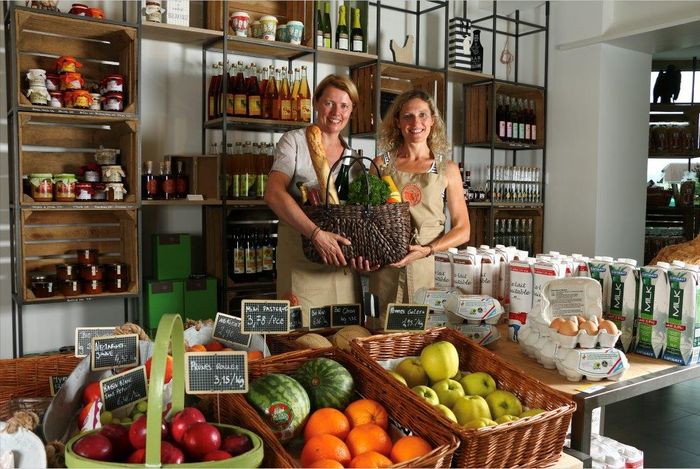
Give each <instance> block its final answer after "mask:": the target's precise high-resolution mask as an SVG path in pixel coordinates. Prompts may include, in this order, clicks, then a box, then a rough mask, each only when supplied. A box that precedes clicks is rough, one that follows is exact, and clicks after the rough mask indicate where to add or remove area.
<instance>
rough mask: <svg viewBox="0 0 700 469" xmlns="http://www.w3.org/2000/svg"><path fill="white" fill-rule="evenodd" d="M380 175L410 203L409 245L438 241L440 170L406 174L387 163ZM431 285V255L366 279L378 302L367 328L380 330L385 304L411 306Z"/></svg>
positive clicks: (444, 182) (442, 221)
mask: <svg viewBox="0 0 700 469" xmlns="http://www.w3.org/2000/svg"><path fill="white" fill-rule="evenodd" d="M381 173H382V176H384V175H386V174H389V175H391V177H392V178H393V180H394V182H395V183H396V186H397V187H398V189H399V192H400V193H401V197H402V199H403V200H404V201H408V200H412V201H413V202H411V203H412V205H411V207H410V208H409V212H410V213H411V226H412V228H413V229H414V239H413V240H412V242H411V244H420V245H426V244H428V243H431V242H433V241H435V240H436V239H437V238H439V237H440V236H441V235H442V234H443V233H444V230H445V211H444V210H445V204H444V201H443V194H444V193H445V189H446V187H447V179H446V178H445V175H444V169H443V168H441V165H438V171H437V173H432V172H428V173H407V172H403V171H397V170H396V169H395V168H394V167H393V164H391V162H390V163H389V164H388V165H386V164H385V165H384V166H383V167H382V168H381ZM434 285H435V260H434V258H433V257H432V256H429V257H425V258H423V259H418V260H417V261H414V262H412V263H410V264H408V265H407V266H406V267H404V268H401V269H396V268H394V267H384V268H382V269H380V270H378V271H376V272H374V273H372V274H370V278H369V291H370V292H371V293H373V294H374V295H375V296H376V297H378V300H379V312H380V317H379V318H368V326H369V327H370V328H371V329H374V330H377V329H382V328H384V322H385V321H386V307H387V305H388V304H389V303H411V302H412V301H413V294H414V293H415V291H416V290H418V289H419V288H423V287H425V288H432V287H433V286H434Z"/></svg>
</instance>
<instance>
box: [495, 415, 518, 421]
mask: <svg viewBox="0 0 700 469" xmlns="http://www.w3.org/2000/svg"><path fill="white" fill-rule="evenodd" d="M516 420H520V418H519V417H516V416H515V415H501V416H500V417H498V418H497V419H496V423H507V422H515V421H516Z"/></svg>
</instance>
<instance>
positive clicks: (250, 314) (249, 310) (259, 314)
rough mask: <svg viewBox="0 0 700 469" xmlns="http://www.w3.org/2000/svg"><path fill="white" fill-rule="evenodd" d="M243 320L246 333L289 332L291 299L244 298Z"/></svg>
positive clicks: (242, 306)
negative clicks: (264, 299) (263, 299)
mask: <svg viewBox="0 0 700 469" xmlns="http://www.w3.org/2000/svg"><path fill="white" fill-rule="evenodd" d="M241 321H243V322H242V324H243V328H242V329H241V332H243V333H244V334H286V333H287V332H289V301H287V300H279V301H278V300H267V301H262V300H243V301H241Z"/></svg>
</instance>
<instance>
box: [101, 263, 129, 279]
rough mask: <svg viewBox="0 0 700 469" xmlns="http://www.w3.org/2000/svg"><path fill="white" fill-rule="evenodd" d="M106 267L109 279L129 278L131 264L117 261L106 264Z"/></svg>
mask: <svg viewBox="0 0 700 469" xmlns="http://www.w3.org/2000/svg"><path fill="white" fill-rule="evenodd" d="M104 267H105V274H106V275H107V278H108V279H115V278H121V279H128V278H129V266H128V265H126V264H124V263H121V262H117V263H114V264H106V265H105V266H104Z"/></svg>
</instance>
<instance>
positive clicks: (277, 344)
mask: <svg viewBox="0 0 700 469" xmlns="http://www.w3.org/2000/svg"><path fill="white" fill-rule="evenodd" d="M338 330H339V329H336V328H333V327H326V328H323V329H317V330H314V331H306V330H304V331H294V332H290V333H289V334H270V335H268V336H267V346H268V347H269V348H270V354H272V355H279V354H280V353H287V352H296V351H299V350H309V348H308V347H306V346H304V345H302V344H299V343H297V342H296V340H297V339H298V338H299V337H301V336H303V335H306V334H318V335H322V336H323V337H325V338H327V339H328V340H330V336H332V335H333V334H335V333H336V332H338Z"/></svg>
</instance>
